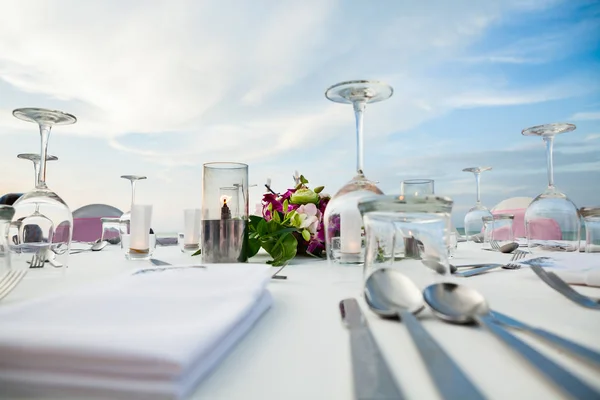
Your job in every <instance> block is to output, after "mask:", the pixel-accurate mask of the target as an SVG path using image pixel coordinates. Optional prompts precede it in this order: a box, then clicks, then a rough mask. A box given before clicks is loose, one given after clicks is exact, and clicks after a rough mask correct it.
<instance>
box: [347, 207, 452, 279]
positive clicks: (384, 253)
mask: <svg viewBox="0 0 600 400" xmlns="http://www.w3.org/2000/svg"><path fill="white" fill-rule="evenodd" d="M452 205H453V201H452V199H450V198H448V197H441V196H423V197H409V198H405V197H404V196H378V197H373V198H370V199H364V200H361V201H359V202H358V208H359V210H360V213H361V214H362V216H363V221H364V224H365V231H366V239H367V244H366V253H365V265H364V278H365V279H367V278H368V276H369V275H370V274H371V273H372V272H373V271H374V270H376V269H377V268H381V267H386V266H390V267H394V268H396V267H402V268H403V269H404V268H407V269H408V270H410V271H412V272H410V273H409V275H411V277H412V278H414V279H417V280H420V281H422V283H425V284H427V283H430V282H424V281H428V280H430V279H431V274H430V271H429V270H433V271H435V272H437V273H438V274H440V275H445V274H448V273H449V270H450V269H449V264H448V247H447V245H446V242H447V241H446V235H447V234H448V232H447V222H446V221H447V216H448V215H450V213H451V212H452Z"/></svg>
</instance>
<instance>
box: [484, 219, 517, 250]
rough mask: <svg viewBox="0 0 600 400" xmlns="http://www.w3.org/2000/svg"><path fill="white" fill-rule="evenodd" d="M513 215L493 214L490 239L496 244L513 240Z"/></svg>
mask: <svg viewBox="0 0 600 400" xmlns="http://www.w3.org/2000/svg"><path fill="white" fill-rule="evenodd" d="M514 220H515V216H514V215H512V214H495V215H494V226H493V231H492V236H491V238H490V240H492V241H494V242H495V244H496V245H498V246H504V245H505V244H508V243H513V242H514V241H515V234H514V231H513V222H514Z"/></svg>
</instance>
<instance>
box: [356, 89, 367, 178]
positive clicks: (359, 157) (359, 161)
mask: <svg viewBox="0 0 600 400" xmlns="http://www.w3.org/2000/svg"><path fill="white" fill-rule="evenodd" d="M352 105H353V106H354V117H355V118H356V172H357V173H358V174H359V175H363V174H364V173H363V163H364V158H363V115H364V111H365V107H366V105H367V103H366V102H365V101H355V102H354V103H352Z"/></svg>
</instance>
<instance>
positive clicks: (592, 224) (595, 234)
mask: <svg viewBox="0 0 600 400" xmlns="http://www.w3.org/2000/svg"><path fill="white" fill-rule="evenodd" d="M579 212H580V214H581V216H582V217H583V223H584V224H585V252H586V253H600V207H582V208H581V209H580V210H579Z"/></svg>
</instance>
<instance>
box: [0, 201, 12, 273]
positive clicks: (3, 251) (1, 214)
mask: <svg viewBox="0 0 600 400" xmlns="http://www.w3.org/2000/svg"><path fill="white" fill-rule="evenodd" d="M14 214H15V209H14V208H12V206H7V205H0V277H3V276H4V274H5V273H7V272H8V271H9V270H10V268H11V264H10V246H9V238H8V228H9V226H10V221H11V220H12V217H13V215H14Z"/></svg>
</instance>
